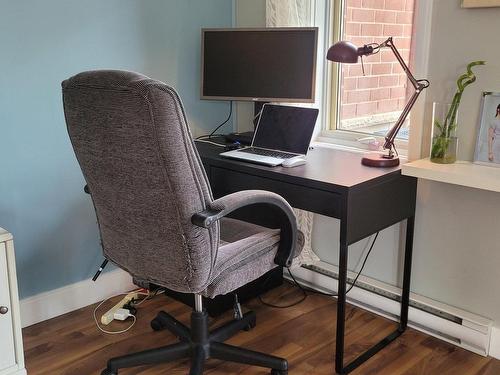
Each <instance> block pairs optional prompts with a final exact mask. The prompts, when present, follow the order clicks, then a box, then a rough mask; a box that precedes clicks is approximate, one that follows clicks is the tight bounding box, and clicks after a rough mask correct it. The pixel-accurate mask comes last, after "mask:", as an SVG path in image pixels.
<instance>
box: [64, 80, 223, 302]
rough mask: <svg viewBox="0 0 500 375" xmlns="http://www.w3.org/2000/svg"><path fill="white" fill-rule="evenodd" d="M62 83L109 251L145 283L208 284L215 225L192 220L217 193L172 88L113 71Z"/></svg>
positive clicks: (191, 287) (195, 287)
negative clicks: (208, 177) (201, 223)
mask: <svg viewBox="0 0 500 375" xmlns="http://www.w3.org/2000/svg"><path fill="white" fill-rule="evenodd" d="M62 89H63V102H64V113H65V116H66V124H67V128H68V133H69V136H70V139H71V142H72V144H73V149H74V151H75V154H76V157H77V159H78V162H79V163H80V167H81V169H82V172H83V175H84V177H85V180H86V182H87V185H88V187H89V189H90V193H91V196H92V200H93V203H94V207H95V212H96V215H97V220H98V224H99V230H100V234H101V241H102V246H103V251H104V254H105V256H106V257H107V258H108V259H109V260H111V261H112V262H114V263H116V264H117V265H118V266H120V267H122V268H124V269H125V270H127V271H128V272H130V273H131V274H132V275H133V276H135V277H136V278H138V279H141V280H143V281H149V282H154V283H156V284H159V285H162V286H165V287H168V288H170V289H173V290H177V291H181V292H195V293H196V292H199V291H201V290H203V289H204V287H205V286H206V284H207V283H208V280H209V277H210V272H211V270H212V267H213V264H214V260H215V257H216V253H217V247H218V241H219V227H218V225H215V226H214V227H213V228H211V229H209V230H207V229H203V228H199V227H196V226H194V225H193V224H192V223H191V216H192V215H193V214H194V213H196V212H200V211H202V210H204V209H205V208H206V206H207V205H208V204H209V203H210V202H211V201H212V200H213V199H212V193H211V191H210V185H209V183H208V180H207V177H206V174H205V172H204V169H203V165H202V163H201V161H200V158H199V155H198V152H197V150H196V148H195V146H194V142H193V139H192V137H191V134H190V131H189V128H188V125H187V121H186V116H185V113H184V110H183V107H182V104H181V101H180V99H179V96H178V95H177V93H176V92H175V90H174V89H173V88H171V87H169V86H167V85H165V84H164V83H162V82H159V81H156V80H152V79H150V78H148V77H145V76H143V75H140V74H137V73H132V72H125V71H109V70H108V71H90V72H83V73H80V74H77V75H76V76H74V77H71V78H69V79H67V80H65V81H64V82H63V83H62Z"/></svg>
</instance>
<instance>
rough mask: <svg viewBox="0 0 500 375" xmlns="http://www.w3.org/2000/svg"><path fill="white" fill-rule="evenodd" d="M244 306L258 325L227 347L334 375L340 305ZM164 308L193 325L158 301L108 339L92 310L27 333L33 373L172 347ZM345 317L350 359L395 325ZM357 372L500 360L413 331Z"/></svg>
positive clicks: (85, 370) (65, 370)
mask: <svg viewBox="0 0 500 375" xmlns="http://www.w3.org/2000/svg"><path fill="white" fill-rule="evenodd" d="M299 297H300V293H299V291H297V290H296V289H295V288H293V287H292V286H290V285H288V284H286V285H283V286H282V287H280V288H278V289H275V290H273V291H272V292H270V293H268V294H267V295H266V296H265V299H266V300H267V301H269V302H273V303H287V302H290V301H293V300H296V299H297V298H299ZM111 305H112V302H109V304H107V305H106V304H105V305H104V306H103V307H102V310H106V309H107V308H108V307H110V306H111ZM245 307H246V308H249V309H253V310H254V311H256V312H257V327H256V328H254V329H253V330H252V331H250V332H241V333H240V334H238V335H237V336H235V337H234V338H232V339H231V340H229V341H228V343H230V344H233V345H238V346H243V347H246V348H250V349H253V350H258V351H263V352H267V353H272V354H275V355H278V356H283V357H286V358H287V359H288V360H289V363H290V374H297V375H298V374H318V375H321V374H333V373H334V367H333V357H334V347H335V345H334V344H335V325H334V323H335V315H336V302H335V300H334V299H332V298H329V297H325V296H320V295H311V296H309V297H308V298H307V300H306V301H304V302H303V303H301V304H300V305H297V306H294V307H292V308H288V309H272V308H269V307H266V306H263V305H262V304H261V303H260V302H259V301H258V300H253V301H251V302H249V303H248V304H246V306H245ZM162 309H163V310H165V311H168V312H170V313H171V314H173V315H174V316H176V317H177V318H178V319H179V320H180V321H182V322H183V323H185V324H186V325H188V324H189V314H190V309H189V308H188V307H186V306H184V305H182V304H180V303H178V302H175V301H173V300H172V299H170V298H167V297H165V296H158V297H156V298H155V299H153V300H151V301H147V302H146V303H144V304H143V305H142V306H140V308H139V312H138V322H137V324H136V325H135V326H134V327H133V328H132V329H131V330H130V331H129V332H127V333H125V334H121V335H114V336H110V335H106V334H103V333H101V332H100V331H98V330H97V328H96V327H95V325H94V321H93V318H92V311H93V306H89V307H85V308H83V309H80V310H77V311H74V312H72V313H69V314H66V315H63V316H60V317H57V318H54V319H51V320H48V321H46V322H42V323H39V324H36V325H34V326H31V327H28V328H25V329H24V331H23V333H24V345H25V353H26V366H27V369H28V373H29V374H30V375H70V374H71V375H94V374H100V371H101V370H102V369H103V368H104V367H105V363H106V360H107V359H108V358H110V357H113V356H118V355H122V354H126V353H130V352H135V351H139V350H144V349H150V348H153V347H158V346H163V345H167V344H170V343H173V342H174V341H175V338H174V337H173V335H172V334H170V333H169V332H167V331H162V332H153V331H152V330H151V329H150V328H149V322H150V320H151V319H152V318H153V317H154V315H155V314H156V312H157V311H159V310H162ZM347 316H348V320H347V326H346V334H347V336H346V343H347V348H346V356H347V358H346V359H347V360H350V359H352V358H353V357H354V356H356V355H357V354H359V353H360V352H362V351H363V350H365V349H366V348H367V347H369V346H370V345H372V344H373V343H375V342H377V341H378V340H379V339H381V338H382V337H384V336H385V335H387V334H388V333H389V332H390V331H391V330H392V329H393V328H394V324H395V323H394V322H390V321H388V320H386V319H383V318H380V317H378V316H376V315H373V314H371V313H368V312H366V311H363V310H361V309H358V308H355V307H351V306H348V310H347ZM229 317H230V314H229V313H228V314H226V315H224V316H222V317H220V318H218V319H215V320H214V321H213V322H212V324H211V326H217V325H219V324H222V323H224V321H225V320H227V319H228V318H229ZM121 324H125V323H112V325H111V327H110V328H112V329H115V330H117V329H120V328H123V325H121ZM187 372H188V364H187V362H186V361H179V362H174V363H171V364H165V365H159V366H154V367H141V368H134V369H127V370H122V371H120V375H131V374H142V375H160V374H169V375H170V374H172V375H174V374H183V375H185V374H187ZM205 373H206V374H211V375H216V374H244V375H251V374H268V373H269V372H268V371H266V370H263V369H260V368H257V367H250V366H242V365H237V364H232V363H225V362H221V361H217V360H209V362H208V363H207V367H206V371H205ZM353 374H358V375H359V374H404V375H416V374H421V375H434V374H435V375H443V374H450V375H451V374H453V375H473V374H478V375H497V374H500V361H497V360H494V359H491V358H484V357H481V356H479V355H476V354H473V353H470V352H468V351H466V350H463V349H460V348H457V347H455V346H453V345H449V344H447V343H444V342H442V341H440V340H437V339H435V338H433V337H430V336H427V335H425V334H422V333H420V332H417V331H415V330H413V329H410V330H408V331H407V332H406V333H405V334H404V335H403V336H401V337H400V338H398V339H397V340H396V341H395V342H393V343H392V344H391V345H390V346H389V347H387V348H386V349H385V350H383V351H382V352H380V353H379V354H377V355H376V356H375V357H373V358H372V359H370V360H369V361H368V362H366V363H365V364H363V365H362V366H361V367H360V368H358V369H357V370H356V371H354V372H353Z"/></svg>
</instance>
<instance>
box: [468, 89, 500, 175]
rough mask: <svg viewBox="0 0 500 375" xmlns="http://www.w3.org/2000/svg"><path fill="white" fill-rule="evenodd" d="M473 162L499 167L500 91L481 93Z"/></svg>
mask: <svg viewBox="0 0 500 375" xmlns="http://www.w3.org/2000/svg"><path fill="white" fill-rule="evenodd" d="M474 163H476V164H482V165H488V166H492V167H500V92H492V91H486V92H483V93H482V100H481V114H480V116H479V129H478V132H477V139H476V148H475V151H474Z"/></svg>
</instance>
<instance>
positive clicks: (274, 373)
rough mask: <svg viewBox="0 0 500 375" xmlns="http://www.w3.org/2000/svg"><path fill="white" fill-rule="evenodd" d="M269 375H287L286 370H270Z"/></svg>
mask: <svg viewBox="0 0 500 375" xmlns="http://www.w3.org/2000/svg"><path fill="white" fill-rule="evenodd" d="M271 375H288V370H275V369H272V370H271Z"/></svg>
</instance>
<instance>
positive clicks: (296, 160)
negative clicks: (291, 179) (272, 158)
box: [281, 155, 306, 168]
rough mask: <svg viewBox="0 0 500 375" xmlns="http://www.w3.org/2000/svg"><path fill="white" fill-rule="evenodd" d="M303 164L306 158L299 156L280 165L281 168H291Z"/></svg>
mask: <svg viewBox="0 0 500 375" xmlns="http://www.w3.org/2000/svg"><path fill="white" fill-rule="evenodd" d="M305 163H306V157H305V156H302V155H299V156H294V157H293V158H290V159H286V160H285V161H284V162H283V163H281V166H282V167H286V168H291V167H297V166H299V165H302V164H305Z"/></svg>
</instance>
